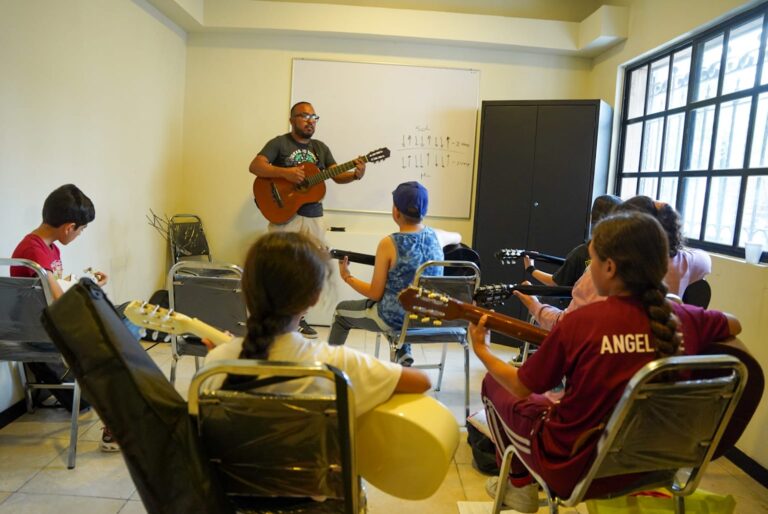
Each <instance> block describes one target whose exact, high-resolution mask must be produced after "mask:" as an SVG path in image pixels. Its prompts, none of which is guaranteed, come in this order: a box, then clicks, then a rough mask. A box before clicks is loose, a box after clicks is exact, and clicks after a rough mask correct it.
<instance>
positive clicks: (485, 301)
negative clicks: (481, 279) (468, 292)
mask: <svg viewBox="0 0 768 514" xmlns="http://www.w3.org/2000/svg"><path fill="white" fill-rule="evenodd" d="M513 290H514V288H513V287H512V286H510V285H507V284H490V285H486V286H480V287H478V288H477V290H476V291H475V296H474V298H475V302H477V305H479V306H480V307H485V308H486V309H488V308H491V307H495V306H497V305H503V304H504V302H506V301H507V300H508V299H509V297H510V296H512V291H513Z"/></svg>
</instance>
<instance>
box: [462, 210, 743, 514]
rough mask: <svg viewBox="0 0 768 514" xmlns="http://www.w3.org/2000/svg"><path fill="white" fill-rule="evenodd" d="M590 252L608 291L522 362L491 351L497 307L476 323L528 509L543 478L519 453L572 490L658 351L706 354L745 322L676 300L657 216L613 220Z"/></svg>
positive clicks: (494, 425)
mask: <svg viewBox="0 0 768 514" xmlns="http://www.w3.org/2000/svg"><path fill="white" fill-rule="evenodd" d="M589 255H590V258H591V264H590V268H591V273H592V278H593V280H594V283H595V287H596V289H597V291H598V293H599V294H600V295H602V296H606V297H607V299H606V300H605V301H603V302H597V303H593V304H590V305H586V306H583V307H581V308H580V309H578V310H576V311H574V312H572V313H571V314H569V315H568V316H567V317H565V318H563V319H562V320H561V321H560V323H558V324H557V325H556V326H555V328H554V329H553V330H552V332H550V333H549V334H548V335H547V337H546V338H545V339H544V341H543V342H542V343H541V346H540V347H539V350H538V351H537V352H536V353H535V354H533V356H531V357H529V358H528V360H527V361H526V362H525V363H524V364H523V366H522V367H520V368H519V369H518V368H515V367H514V366H512V365H510V364H508V363H506V362H504V361H502V360H501V359H499V358H497V357H495V356H494V355H493V354H492V353H491V351H490V346H489V343H490V341H489V334H488V332H487V330H486V328H485V326H486V322H487V321H488V315H487V314H485V315H484V316H483V317H482V318H481V319H480V321H479V323H478V324H477V325H476V326H475V325H472V326H471V327H470V335H471V339H472V346H473V349H474V351H475V353H476V354H477V356H478V357H479V358H480V360H481V361H482V362H483V364H484V365H485V367H486V368H487V369H488V374H487V375H486V377H485V379H484V381H483V388H482V396H483V402H484V404H485V406H486V413H487V416H488V420H489V425H490V427H491V431H492V433H493V435H494V442H495V443H496V447H497V450H501V451H503V450H504V448H506V447H507V446H508V445H509V444H514V445H515V448H516V450H517V451H516V452H515V459H514V460H513V463H512V471H511V474H510V483H511V486H510V487H507V490H506V494H505V497H504V504H505V505H507V506H509V507H511V508H514V509H516V510H517V511H519V512H536V511H537V510H538V508H539V504H538V491H537V489H538V488H537V485H536V484H535V483H533V482H532V478H531V477H530V475H529V474H528V473H527V471H526V469H525V467H524V466H523V465H522V463H521V462H520V461H519V460H517V459H518V458H522V459H524V460H525V461H526V463H527V464H528V465H530V466H531V467H532V468H534V469H536V470H537V472H538V473H539V474H540V476H542V478H543V479H544V480H545V481H546V482H547V484H548V485H549V486H550V487H551V488H552V489H553V490H554V491H556V492H557V493H558V494H559V495H560V496H567V495H568V494H570V492H571V490H572V489H573V487H574V485H575V484H576V483H577V481H578V479H579V478H580V477H581V475H582V474H583V472H584V471H585V469H586V467H587V466H588V465H589V464H590V463H591V459H592V457H593V450H594V445H595V444H596V443H597V440H598V436H599V434H600V432H601V430H602V423H604V422H605V421H606V420H607V418H608V416H609V415H610V413H611V411H612V410H613V408H614V406H615V405H616V403H617V402H618V400H619V398H620V396H621V393H622V391H623V390H624V387H625V386H626V384H627V382H628V381H629V380H630V378H631V377H632V376H633V375H634V374H635V372H637V371H638V370H639V369H640V368H641V367H642V366H644V365H645V364H646V363H648V362H649V361H651V360H653V359H655V358H659V357H664V356H671V355H675V354H678V353H685V354H696V353H699V351H700V350H701V349H702V348H703V347H704V346H706V345H707V344H709V343H710V342H713V341H719V340H724V339H727V338H729V337H730V336H732V335H736V334H738V333H739V332H740V331H741V325H740V323H739V321H738V320H737V319H736V318H734V317H733V316H731V315H728V314H725V313H721V312H718V311H706V310H703V309H701V308H698V307H694V306H690V305H682V304H677V303H673V302H670V301H669V300H667V299H666V297H665V295H666V293H667V288H666V286H665V285H664V283H663V279H664V275H665V274H666V272H667V265H668V243H667V237H666V234H665V232H664V230H663V228H662V227H661V225H660V224H659V222H658V221H657V220H656V219H654V218H653V217H651V216H649V215H647V214H644V213H638V212H626V213H620V214H617V215H614V216H612V217H609V218H607V219H605V220H603V221H602V222H600V223H599V224H598V225H597V226H596V228H595V230H594V235H593V238H592V241H591V242H590V244H589ZM683 343H684V345H683ZM563 377H566V378H567V380H566V383H567V386H566V390H565V394H564V396H563V397H562V399H561V400H560V401H559V402H558V403H556V404H555V403H552V402H550V401H549V400H548V399H547V398H546V397H544V396H543V393H545V392H546V391H548V390H549V389H551V388H553V387H555V386H556V385H558V384H559V383H560V382H561V380H562V378H563ZM497 487H498V483H497V479H496V477H494V478H491V479H489V481H488V483H487V485H486V489H487V491H488V493H489V494H491V496H493V495H495V492H496V489H497Z"/></svg>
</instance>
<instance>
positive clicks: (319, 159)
mask: <svg viewBox="0 0 768 514" xmlns="http://www.w3.org/2000/svg"><path fill="white" fill-rule="evenodd" d="M319 119H320V117H319V116H318V115H317V114H315V109H314V108H313V107H312V104H310V103H309V102H299V103H297V104H295V105H294V106H293V107H292V108H291V117H290V122H291V131H290V132H289V133H288V134H283V135H281V136H277V137H275V138H274V139H272V140H270V141H269V142H268V143H267V144H266V145H264V148H262V149H261V151H260V152H259V153H258V155H256V157H254V159H253V161H252V162H251V165H250V167H249V170H250V172H251V173H253V174H254V175H256V176H257V177H258V179H257V180H256V183H255V184H254V194H255V199H256V203H257V204H258V206H259V209H261V211H262V213H264V215H265V216H266V217H267V219H269V221H270V224H269V230H270V231H275V230H280V231H288V232H307V233H309V234H312V235H313V236H315V237H316V238H318V239H319V240H320V241H323V240H324V232H325V227H324V226H323V223H322V217H323V204H322V203H321V202H320V200H322V195H320V198H319V199H318V200H315V201H312V200H314V196H312V195H307V198H308V199H309V201H307V202H306V203H305V200H306V199H304V198H302V199H299V200H298V202H297V203H298V204H300V206H299V207H298V210H297V211H296V212H295V216H294V215H293V213H292V212H286V213H282V212H279V211H280V207H283V206H284V204H285V203H291V201H292V199H291V198H287V196H288V195H286V194H285V193H283V194H281V191H278V190H277V189H278V188H277V187H276V186H274V185H273V184H274V183H279V182H280V180H277V181H272V180H259V179H282V180H283V181H287V182H289V183H291V184H293V185H294V186H303V185H304V183H305V181H307V180H308V179H309V178H310V172H309V171H308V170H307V169H305V166H303V165H304V164H305V163H309V164H311V165H314V166H315V167H317V168H319V169H320V170H327V169H329V168H333V167H334V166H336V160H335V159H334V158H333V154H331V150H330V149H329V148H328V146H327V145H326V144H325V143H323V142H322V141H318V140H317V139H312V137H313V136H314V135H315V130H316V128H317V122H318V120H319ZM342 166H343V165H342ZM349 168H351V171H344V172H342V173H339V174H329V177H328V178H332V179H333V181H334V182H336V183H337V184H348V183H350V182H352V181H355V180H360V179H361V178H363V176H365V161H364V159H362V158H359V159H355V160H354V161H352V162H351V163H349ZM349 168H348V169H349ZM318 185H321V184H318ZM262 186H263V187H262ZM308 187H311V186H310V185H308ZM315 187H316V186H315ZM260 188H261V189H263V190H264V191H265V193H266V194H265V198H264V199H262V198H260V195H259V192H258V190H259V189H260ZM299 191H300V192H301V187H300V188H299ZM323 192H324V189H323ZM273 206H274V208H271V207H273ZM273 211H275V212H274V214H273ZM283 218H288V219H283Z"/></svg>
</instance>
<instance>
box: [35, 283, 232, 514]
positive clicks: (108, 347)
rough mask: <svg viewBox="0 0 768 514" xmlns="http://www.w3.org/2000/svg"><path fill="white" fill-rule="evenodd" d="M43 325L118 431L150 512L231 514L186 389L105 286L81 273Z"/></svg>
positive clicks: (98, 408)
mask: <svg viewBox="0 0 768 514" xmlns="http://www.w3.org/2000/svg"><path fill="white" fill-rule="evenodd" d="M43 325H44V326H45V328H46V330H47V331H48V333H49V334H50V336H51V339H53V342H54V343H55V344H56V346H57V347H58V349H59V351H60V352H61V353H62V354H63V355H64V358H65V359H66V360H67V362H68V363H69V364H70V366H71V368H72V371H73V373H74V375H75V377H76V378H77V381H78V382H79V383H80V387H81V388H82V391H83V394H84V395H86V396H87V397H88V399H89V400H90V401H91V403H92V404H93V407H94V408H95V409H96V412H98V414H99V417H100V418H101V420H102V421H103V422H104V423H105V424H106V425H107V426H108V427H109V428H110V429H111V430H112V433H113V435H114V436H115V439H116V440H117V442H118V443H119V444H120V449H121V451H122V454H123V458H124V459H125V463H126V464H127V466H128V470H129V471H130V474H131V478H133V482H134V483H135V484H136V488H137V489H138V492H139V495H140V496H141V500H142V502H143V503H144V507H145V508H146V510H147V512H149V513H150V514H171V513H189V512H200V513H203V512H205V513H213V514H219V513H232V512H233V509H232V507H231V506H230V504H229V503H228V501H227V500H226V497H225V495H224V494H223V492H222V490H221V488H220V486H219V484H218V482H217V480H216V477H215V475H214V473H213V472H212V470H211V469H210V468H209V467H208V461H207V459H206V458H205V456H204V453H203V450H202V448H201V447H200V444H199V439H198V438H197V434H196V429H195V427H194V425H193V423H192V421H191V419H190V417H189V414H188V413H187V403H186V402H185V401H184V399H183V398H182V397H181V396H179V394H178V393H177V392H176V390H175V389H174V388H173V386H172V385H171V384H170V382H169V381H168V379H167V378H166V377H165V375H164V374H163V372H162V371H160V369H159V368H158V367H157V365H156V364H155V363H154V361H152V359H151V358H150V356H149V355H148V354H147V353H146V352H145V351H144V349H143V348H142V347H141V345H140V344H138V343H137V341H136V339H134V338H133V337H132V336H131V333H130V332H129V331H128V329H127V328H126V327H125V325H124V324H123V322H122V321H121V319H120V317H119V316H118V314H117V312H116V311H115V308H114V306H113V305H112V304H111V303H110V301H109V300H108V299H107V298H106V297H105V296H104V293H103V292H102V290H101V289H100V288H99V286H97V285H96V284H95V283H94V282H92V281H91V280H89V279H82V280H80V282H79V283H78V284H76V285H75V286H73V287H71V288H70V289H69V290H68V291H67V292H66V293H65V294H64V295H63V296H62V297H61V298H60V299H59V300H58V301H56V302H55V303H54V304H53V305H51V306H49V307H47V308H46V309H45V310H44V312H43Z"/></svg>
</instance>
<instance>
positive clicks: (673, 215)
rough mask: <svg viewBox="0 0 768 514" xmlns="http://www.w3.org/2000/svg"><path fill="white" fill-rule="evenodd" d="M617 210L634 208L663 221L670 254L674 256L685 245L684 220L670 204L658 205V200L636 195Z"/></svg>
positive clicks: (660, 221) (662, 224)
mask: <svg viewBox="0 0 768 514" xmlns="http://www.w3.org/2000/svg"><path fill="white" fill-rule="evenodd" d="M616 210H617V211H629V210H634V211H638V212H644V213H646V214H650V215H651V216H653V217H654V218H656V219H657V220H658V221H659V223H661V226H662V228H663V229H664V231H665V232H666V233H667V243H668V245H669V256H670V257H674V256H675V255H677V252H679V251H680V250H681V249H682V247H683V234H682V227H683V224H682V221H681V220H680V214H678V212H677V211H676V210H675V209H673V208H672V206H671V205H669V204H666V203H665V204H663V205H662V206H661V207H657V206H656V202H654V201H653V199H652V198H650V197H648V196H643V195H640V196H634V197H632V198H630V199H629V200H627V201H626V202H624V203H623V204H621V206H619V207H617V208H616Z"/></svg>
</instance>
